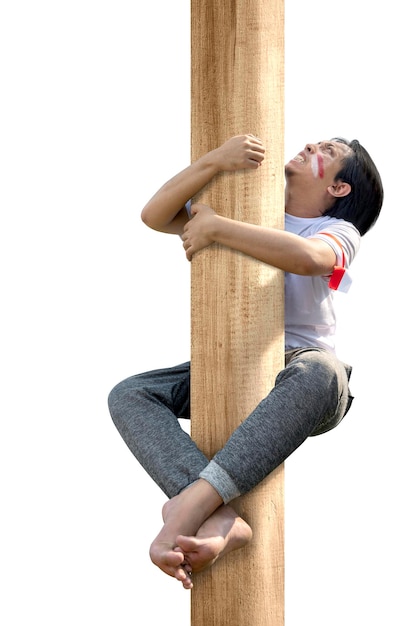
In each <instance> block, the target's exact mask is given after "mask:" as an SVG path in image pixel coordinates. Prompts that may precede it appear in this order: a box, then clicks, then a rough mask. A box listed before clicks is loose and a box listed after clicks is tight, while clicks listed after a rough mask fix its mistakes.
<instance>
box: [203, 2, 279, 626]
mask: <svg viewBox="0 0 417 626" xmlns="http://www.w3.org/2000/svg"><path fill="white" fill-rule="evenodd" d="M283 112H284V0H191V133H192V137H191V144H192V154H191V157H192V160H195V159H197V158H198V157H199V156H201V155H202V154H204V153H205V152H207V151H209V150H211V149H213V148H215V147H217V146H219V145H220V144H221V143H223V142H224V141H226V140H227V139H228V138H229V137H232V136H233V135H238V134H245V133H252V134H254V135H257V136H258V137H260V138H261V139H262V140H263V141H264V143H265V146H266V150H267V153H266V158H265V161H264V162H263V164H262V167H261V168H260V169H258V170H257V171H250V170H245V171H244V172H237V173H234V174H230V173H228V174H225V175H224V176H222V175H221V176H219V177H217V178H216V179H215V180H214V181H213V183H212V184H211V185H209V186H208V188H206V189H205V190H203V192H202V194H200V195H199V196H198V200H199V201H201V202H205V203H207V204H209V205H210V206H212V207H213V208H214V209H215V210H216V211H217V212H218V213H220V214H222V215H227V216H228V217H232V218H234V219H239V220H243V221H247V222H251V223H255V224H262V225H265V226H270V227H277V228H282V227H283V222H284V174H283V172H284V163H283V144H284V113H283ZM283 298H284V296H283V276H282V273H281V272H280V271H278V270H275V269H273V268H271V267H269V266H267V265H265V264H262V263H259V262H257V261H255V260H253V259H251V258H249V257H245V256H244V255H242V254H239V253H236V252H233V251H231V250H228V249H224V248H222V247H221V246H217V245H215V246H211V247H209V248H207V249H205V250H203V251H202V252H200V253H199V254H198V255H196V256H195V257H194V258H193V261H192V269H191V309H192V310H191V317H192V321H191V407H192V419H191V434H192V437H193V438H194V439H195V440H196V441H197V443H198V445H199V446H200V447H201V448H202V449H203V450H204V452H205V453H206V454H207V455H208V456H209V457H212V456H213V455H214V453H215V452H216V451H217V450H218V449H219V448H220V447H222V446H223V444H224V443H225V441H226V440H227V438H228V437H229V435H230V434H231V432H232V431H233V430H234V429H235V428H236V427H237V426H238V424H239V423H240V422H241V421H242V420H243V419H244V418H245V417H246V416H247V415H248V414H249V413H250V412H251V410H252V409H253V408H254V407H255V406H256V405H257V404H258V402H259V401H260V400H261V399H262V398H263V397H264V396H265V395H267V393H268V392H269V390H270V389H271V387H272V386H273V383H274V379H275V376H276V374H277V373H278V372H279V370H280V369H282V367H283V357H284V322H283V319H284V312H283V311H284V302H283ZM233 505H234V506H236V508H237V509H238V511H239V513H240V514H241V515H242V517H243V518H244V519H245V520H247V521H248V523H249V524H250V525H251V526H252V529H253V532H254V536H253V540H252V542H251V543H250V544H249V545H248V546H247V547H245V548H243V549H241V550H237V551H236V552H233V553H230V554H228V555H227V556H226V557H225V558H224V559H221V560H220V561H218V562H217V563H215V565H214V566H213V567H212V568H210V569H209V570H207V571H205V572H201V573H200V574H198V575H197V576H196V577H195V580H194V588H193V590H192V592H191V623H192V626H283V624H284V468H283V466H281V467H280V468H278V469H277V470H276V471H275V472H273V473H272V475H270V476H269V477H268V478H267V479H266V480H264V481H263V482H262V483H261V484H260V485H259V486H258V487H257V488H256V489H255V490H254V491H253V492H251V493H250V494H247V495H246V496H244V497H242V498H238V499H237V500H236V501H234V502H233Z"/></svg>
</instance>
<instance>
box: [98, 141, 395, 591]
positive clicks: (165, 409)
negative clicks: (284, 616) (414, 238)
mask: <svg viewBox="0 0 417 626" xmlns="http://www.w3.org/2000/svg"><path fill="white" fill-rule="evenodd" d="M264 158H265V148H264V146H263V144H262V141H261V140H260V139H258V138H257V137H254V136H253V135H241V136H237V137H232V138H231V139H229V140H228V141H226V142H225V143H224V144H223V145H222V146H220V147H219V148H216V149H215V150H212V151H210V152H209V153H207V154H206V155H204V156H202V157H201V158H200V159H198V160H197V161H196V162H195V163H193V164H191V165H190V166H189V167H188V168H186V169H185V170H183V171H182V172H180V173H179V174H177V175H176V176H174V178H172V179H171V180H169V181H168V182H167V183H165V185H163V186H162V187H161V189H160V190H159V191H158V192H157V193H156V194H155V195H154V196H153V197H152V198H151V200H150V201H149V202H148V203H147V205H146V206H145V207H144V209H143V211H142V219H143V221H144V222H145V223H146V224H147V225H148V226H149V227H150V228H153V229H156V230H159V231H162V232H166V233H171V234H177V235H180V236H181V238H182V241H183V246H184V249H185V252H186V256H187V258H188V259H189V260H190V261H191V260H192V257H193V255H194V254H196V253H197V252H198V251H200V250H202V249H203V248H205V247H206V246H209V245H211V244H212V243H213V242H217V243H220V244H222V245H224V246H228V247H229V248H231V249H234V250H238V251H239V252H242V253H244V254H247V255H249V256H251V257H253V258H255V259H258V260H260V261H262V262H264V263H268V264H270V265H272V266H274V267H277V268H280V269H281V270H283V271H284V272H285V273H286V276H285V344H286V347H285V349H286V354H285V368H284V369H283V370H282V371H281V372H280V373H279V374H278V375H277V378H276V381H275V385H274V387H273V389H271V391H270V393H269V394H268V396H267V397H266V398H264V399H263V400H262V402H261V403H260V404H259V405H258V406H257V407H256V408H255V409H254V411H253V412H252V413H251V414H250V415H249V416H247V417H246V418H245V419H244V420H243V422H242V423H241V424H240V425H239V427H238V428H237V429H236V430H235V432H234V433H233V434H232V435H231V437H230V438H229V440H228V441H227V442H226V444H225V446H224V447H223V448H222V449H221V450H219V451H218V452H217V453H216V454H215V456H214V457H213V459H211V460H210V461H209V459H207V458H206V457H205V456H204V454H203V453H202V452H201V451H200V450H199V449H198V448H197V446H196V445H195V443H194V442H193V441H192V440H191V438H190V437H189V436H188V434H187V433H186V432H185V431H184V430H183V429H182V428H181V426H180V425H179V423H178V418H179V417H190V407H189V384H190V366H189V363H183V364H181V365H179V366H177V367H173V368H169V369H165V370H157V371H153V372H145V373H143V374H139V375H137V376H132V377H131V378H128V379H127V380H125V381H123V382H121V383H120V384H119V385H117V386H116V387H115V388H114V389H113V390H112V392H111V393H110V396H109V408H110V412H111V415H112V418H113V420H114V422H115V424H116V426H117V428H118V429H119V432H120V434H121V435H122V437H123V438H124V440H125V442H126V443H127V445H128V446H129V448H130V449H131V451H132V452H133V454H134V455H135V456H136V458H137V459H138V461H139V462H140V463H141V465H142V466H143V467H144V468H145V470H146V471H147V472H148V473H149V475H150V476H151V477H152V478H153V480H154V481H155V482H156V483H157V484H158V485H159V486H160V487H161V489H162V490H163V491H164V492H165V494H166V495H167V496H168V497H169V498H170V499H169V500H168V502H166V504H165V505H164V507H163V520H164V526H163V528H162V529H161V531H160V532H159V534H158V535H157V537H156V539H155V540H154V541H153V543H152V545H151V549H150V556H151V559H152V561H153V562H154V563H155V564H156V565H157V566H158V567H160V569H161V570H162V571H164V572H165V573H167V574H168V575H170V576H174V577H175V578H177V579H178V580H179V581H180V582H181V583H182V584H183V586H184V588H186V589H190V588H191V587H192V580H191V576H192V573H196V572H198V571H201V570H202V569H205V568H207V567H208V566H211V565H212V564H213V563H214V562H215V561H216V560H217V559H218V558H220V557H223V556H225V555H226V554H227V553H228V552H230V551H232V550H236V549H238V548H240V547H242V546H243V545H245V544H246V543H247V542H248V541H250V539H251V536H252V530H251V528H250V527H249V526H248V524H247V523H246V522H245V521H244V520H243V519H242V518H240V517H239V516H238V515H237V513H236V512H235V510H234V509H233V506H232V505H231V504H230V502H232V500H233V499H234V498H236V497H238V496H240V495H243V494H244V493H247V492H248V491H250V490H251V489H253V488H254V487H255V486H256V485H257V484H258V483H259V482H260V481H261V480H263V479H264V478H265V477H266V476H267V475H268V474H269V473H270V472H272V471H273V470H274V469H275V468H276V467H278V466H279V465H280V464H281V463H282V462H283V461H284V460H285V459H286V458H287V457H288V456H289V455H290V454H291V453H292V452H293V451H294V450H295V449H296V448H297V447H298V446H299V445H301V443H303V441H305V439H306V438H307V437H309V436H311V435H317V434H321V433H323V432H326V431H328V430H330V429H331V428H334V427H335V426H336V425H337V424H338V423H339V422H340V421H341V420H342V419H343V417H344V415H345V414H346V413H347V411H348V409H349V406H350V401H351V398H350V392H349V385H348V381H349V376H350V371H351V368H350V366H348V365H345V364H344V363H342V362H341V361H339V359H338V358H337V356H336V352H335V343H334V338H335V337H334V335H335V312H334V307H333V289H334V288H337V287H339V285H340V283H341V281H342V280H343V279H344V278H346V276H345V274H346V272H347V268H348V267H349V265H350V263H351V262H352V260H353V258H354V256H355V254H356V252H357V250H358V248H359V244H360V238H361V236H362V235H364V234H365V233H366V232H367V231H368V230H369V229H370V228H371V227H372V226H373V224H374V223H375V221H376V220H377V218H378V216H379V213H380V210H381V206H382V201H383V189H382V184H381V180H380V177H379V174H378V171H377V169H376V167H375V165H374V163H373V161H372V159H371V158H370V156H369V154H368V153H367V152H366V150H365V149H364V148H363V147H362V146H361V145H360V144H359V142H358V141H356V140H355V141H352V142H347V141H345V140H342V139H333V140H328V141H321V142H319V143H316V144H307V145H306V146H305V148H304V150H302V151H301V152H300V153H299V154H298V155H297V156H296V157H294V158H293V159H292V160H291V161H290V162H289V163H288V164H287V165H286V169H285V174H286V192H285V217H286V219H285V230H278V229H272V228H264V227H262V226H259V225H254V224H248V223H244V222H240V221H237V220H232V219H229V218H227V217H223V216H220V215H218V214H217V213H216V212H215V208H214V207H209V206H207V205H204V204H201V203H196V204H190V202H189V199H190V198H192V197H193V196H195V195H196V194H197V193H198V192H199V191H200V190H201V189H202V188H203V187H205V185H207V184H208V183H209V182H211V181H212V180H213V179H214V178H215V177H216V175H217V174H219V173H220V172H233V171H236V170H241V169H257V168H258V167H259V166H260V165H261V163H262V161H263V160H264ZM243 417H244V416H243Z"/></svg>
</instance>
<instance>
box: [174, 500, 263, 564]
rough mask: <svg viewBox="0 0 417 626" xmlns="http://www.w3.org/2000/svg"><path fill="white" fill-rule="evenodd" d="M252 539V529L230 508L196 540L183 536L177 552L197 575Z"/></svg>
mask: <svg viewBox="0 0 417 626" xmlns="http://www.w3.org/2000/svg"><path fill="white" fill-rule="evenodd" d="M251 539H252V529H251V528H250V526H249V525H248V524H247V523H246V522H245V521H244V520H243V519H242V518H241V517H239V515H238V514H237V513H236V511H234V509H233V508H232V507H230V506H222V507H220V508H219V509H217V510H216V511H215V512H214V513H213V515H211V516H210V517H209V518H208V519H207V520H206V521H205V522H204V524H202V526H201V527H200V529H199V530H198V532H197V535H196V536H194V537H190V536H184V535H179V536H178V537H177V545H178V547H177V548H175V550H176V551H177V552H178V554H181V556H183V557H184V563H186V564H187V567H188V566H189V567H190V568H191V569H192V571H193V572H201V571H202V570H203V569H206V568H208V567H211V565H213V564H214V563H215V562H216V561H217V560H218V559H219V558H220V557H223V556H225V555H226V554H228V553H229V552H232V551H233V550H237V549H238V548H242V547H243V546H245V545H246V544H247V543H249V541H250V540H251Z"/></svg>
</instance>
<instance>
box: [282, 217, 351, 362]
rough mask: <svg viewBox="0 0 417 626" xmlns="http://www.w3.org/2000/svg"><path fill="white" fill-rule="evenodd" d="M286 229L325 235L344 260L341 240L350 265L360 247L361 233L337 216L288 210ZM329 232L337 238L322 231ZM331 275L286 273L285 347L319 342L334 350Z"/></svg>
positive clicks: (299, 232)
mask: <svg viewBox="0 0 417 626" xmlns="http://www.w3.org/2000/svg"><path fill="white" fill-rule="evenodd" d="M285 230H286V231H288V232H291V233H294V234H296V235H300V236H301V237H307V238H308V237H314V238H319V239H323V241H326V243H328V245H329V246H330V247H331V248H332V249H333V250H334V252H335V254H336V256H337V263H338V264H340V265H341V264H342V263H341V260H342V251H341V248H340V246H339V245H338V243H337V241H338V242H339V243H340V244H341V246H342V248H343V252H344V257H345V259H344V260H345V267H346V268H348V267H349V265H350V264H351V262H352V261H353V258H354V256H355V255H356V253H357V252H358V250H359V245H360V234H359V231H358V230H357V229H356V228H355V226H353V224H351V223H349V222H346V221H345V220H341V219H338V218H336V217H328V216H323V217H314V218H304V217H294V216H293V215H287V214H285ZM326 232H327V233H330V234H331V235H333V236H334V237H336V238H337V241H335V240H334V239H333V238H332V237H329V236H328V235H325V234H321V233H326ZM328 282H329V277H328V276H299V275H298V274H290V273H288V272H287V273H286V274H285V347H286V349H291V348H298V347H308V346H318V347H321V348H326V349H327V350H331V351H332V352H334V351H335V345H334V336H335V332H336V316H335V312H334V302H333V298H334V291H333V290H332V289H330V287H329V286H328Z"/></svg>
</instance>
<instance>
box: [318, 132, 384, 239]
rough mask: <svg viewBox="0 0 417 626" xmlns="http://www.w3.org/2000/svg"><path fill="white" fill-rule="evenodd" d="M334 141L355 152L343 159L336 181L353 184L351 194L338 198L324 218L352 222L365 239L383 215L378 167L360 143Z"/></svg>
mask: <svg viewBox="0 0 417 626" xmlns="http://www.w3.org/2000/svg"><path fill="white" fill-rule="evenodd" d="M333 141H338V142H340V143H344V144H345V145H347V146H349V148H350V149H351V150H352V152H351V153H349V154H348V155H347V156H346V157H345V158H344V159H343V161H342V167H341V169H340V170H339V172H338V173H337V175H336V176H335V180H342V181H343V182H345V183H349V185H350V186H351V192H350V193H349V194H348V195H347V196H344V197H342V198H337V199H336V202H335V203H334V204H333V206H332V207H331V208H330V209H328V210H327V211H326V212H325V213H324V215H329V216H332V217H338V218H341V219H344V220H346V221H347V222H351V223H352V224H353V225H354V226H356V228H357V229H358V231H359V232H360V234H361V235H364V234H365V233H367V232H368V230H369V229H370V228H372V226H373V225H374V224H375V222H376V220H377V219H378V217H379V214H380V212H381V208H382V203H383V200H384V190H383V187H382V181H381V177H380V175H379V172H378V170H377V168H376V166H375V163H374V162H373V160H372V159H371V157H370V156H369V154H368V152H367V151H366V150H365V148H364V147H363V146H361V144H360V143H359V141H358V140H357V139H354V140H353V141H347V140H346V139H342V138H340V137H336V138H334V139H333Z"/></svg>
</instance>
